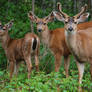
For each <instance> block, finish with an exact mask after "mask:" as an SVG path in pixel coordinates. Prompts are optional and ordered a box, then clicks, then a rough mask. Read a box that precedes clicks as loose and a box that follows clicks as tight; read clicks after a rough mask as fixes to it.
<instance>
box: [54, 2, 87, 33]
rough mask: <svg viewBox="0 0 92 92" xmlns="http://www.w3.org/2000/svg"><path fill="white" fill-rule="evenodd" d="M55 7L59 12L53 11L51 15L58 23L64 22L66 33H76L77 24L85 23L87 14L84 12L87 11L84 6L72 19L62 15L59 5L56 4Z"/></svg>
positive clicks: (64, 14)
mask: <svg viewBox="0 0 92 92" xmlns="http://www.w3.org/2000/svg"><path fill="white" fill-rule="evenodd" d="M57 6H58V10H59V12H57V11H54V12H53V14H54V16H55V17H56V18H57V19H58V20H59V21H63V22H64V24H65V30H66V31H67V32H72V33H73V32H74V31H76V30H77V24H78V23H80V22H83V21H85V20H86V19H87V18H88V16H89V13H85V11H86V9H87V5H86V4H85V5H84V7H82V8H81V11H80V13H78V14H77V15H75V16H73V17H70V16H68V15H67V14H66V13H64V12H63V11H62V8H61V4H60V3H57Z"/></svg>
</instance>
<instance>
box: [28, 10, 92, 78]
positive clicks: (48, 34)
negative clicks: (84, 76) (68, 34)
mask: <svg viewBox="0 0 92 92" xmlns="http://www.w3.org/2000/svg"><path fill="white" fill-rule="evenodd" d="M28 17H29V19H30V20H31V21H32V22H35V23H36V25H37V27H36V28H37V32H38V33H39V35H40V40H41V41H42V43H44V44H45V45H46V46H47V47H48V48H50V50H51V52H52V53H53V55H54V57H55V72H59V69H60V65H61V58H62V56H64V68H65V75H66V77H68V76H69V74H68V69H69V63H70V57H69V56H70V54H71V52H70V51H69V49H68V47H67V45H66V42H65V34H64V28H56V29H54V30H49V28H48V26H47V24H48V22H52V21H53V20H54V18H55V16H54V14H53V12H51V13H50V14H49V15H48V16H46V17H44V18H38V17H37V16H36V15H35V14H33V13H32V11H29V13H28ZM88 27H92V21H91V22H85V23H82V24H79V25H78V28H79V29H84V28H85V29H86V28H88Z"/></svg>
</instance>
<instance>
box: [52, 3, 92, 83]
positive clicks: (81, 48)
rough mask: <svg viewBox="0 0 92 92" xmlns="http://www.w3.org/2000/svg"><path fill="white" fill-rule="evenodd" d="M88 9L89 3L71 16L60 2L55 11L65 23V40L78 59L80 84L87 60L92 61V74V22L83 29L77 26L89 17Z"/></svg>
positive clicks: (91, 68) (58, 17)
mask: <svg viewBox="0 0 92 92" xmlns="http://www.w3.org/2000/svg"><path fill="white" fill-rule="evenodd" d="M86 9H87V5H85V6H84V7H82V9H81V12H80V13H78V14H77V15H75V16H73V17H70V16H68V15H67V14H66V13H64V12H63V11H62V9H61V4H60V3H58V10H59V12H56V11H55V12H53V13H54V16H55V17H56V18H57V19H58V20H60V21H63V22H64V24H65V26H64V29H65V41H66V44H67V46H68V48H69V50H70V51H71V53H72V54H73V55H74V56H75V58H76V60H77V61H76V63H77V67H78V71H79V83H80V84H81V83H82V77H83V73H84V63H85V62H89V63H90V70H91V76H92V24H91V26H90V27H88V28H86V29H85V28H84V29H82V30H80V29H79V28H78V26H77V24H78V23H79V22H83V21H85V20H86V19H87V18H88V16H89V13H85V11H86ZM85 26H86V25H85ZM61 36H62V35H61Z"/></svg>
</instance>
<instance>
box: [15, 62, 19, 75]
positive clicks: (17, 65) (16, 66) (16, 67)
mask: <svg viewBox="0 0 92 92" xmlns="http://www.w3.org/2000/svg"><path fill="white" fill-rule="evenodd" d="M14 65H15V66H14V74H15V75H16V76H17V74H18V69H19V62H16V63H15V64H14Z"/></svg>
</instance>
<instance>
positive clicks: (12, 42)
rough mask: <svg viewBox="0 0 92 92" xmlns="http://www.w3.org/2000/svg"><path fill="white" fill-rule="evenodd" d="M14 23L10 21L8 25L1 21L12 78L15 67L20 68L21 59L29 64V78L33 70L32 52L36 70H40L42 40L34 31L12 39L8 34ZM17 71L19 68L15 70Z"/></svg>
mask: <svg viewBox="0 0 92 92" xmlns="http://www.w3.org/2000/svg"><path fill="white" fill-rule="evenodd" d="M12 25H13V21H10V22H9V23H8V24H6V25H4V26H3V25H2V24H1V23H0V41H1V44H2V47H3V49H4V51H5V54H6V57H7V59H8V60H9V64H10V79H11V78H12V74H13V72H14V69H18V65H19V63H20V61H21V60H24V61H25V62H26V64H27V69H28V78H30V73H31V70H32V64H31V54H34V56H35V65H36V70H37V71H39V59H38V53H39V47H40V40H39V38H38V36H37V35H35V34H33V33H27V34H26V35H25V36H24V38H21V39H12V38H10V36H9V34H8V30H10V28H11V27H12ZM15 71H16V73H17V70H15Z"/></svg>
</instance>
